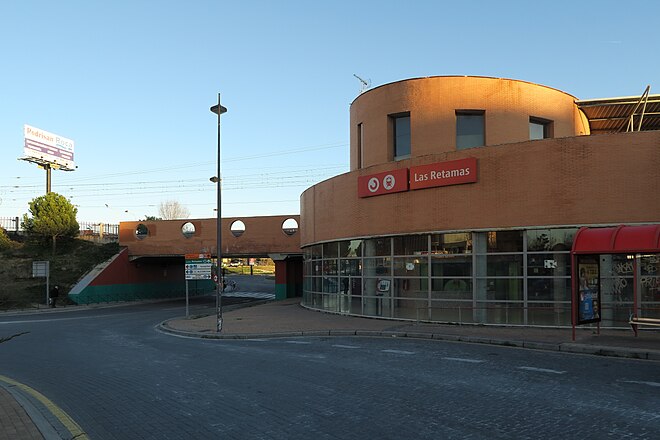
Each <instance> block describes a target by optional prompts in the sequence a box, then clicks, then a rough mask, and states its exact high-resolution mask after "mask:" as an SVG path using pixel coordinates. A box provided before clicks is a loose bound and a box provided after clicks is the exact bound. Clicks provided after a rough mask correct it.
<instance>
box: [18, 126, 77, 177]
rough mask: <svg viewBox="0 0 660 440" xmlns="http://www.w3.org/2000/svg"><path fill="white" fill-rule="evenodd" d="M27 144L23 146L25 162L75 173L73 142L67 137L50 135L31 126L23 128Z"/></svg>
mask: <svg viewBox="0 0 660 440" xmlns="http://www.w3.org/2000/svg"><path fill="white" fill-rule="evenodd" d="M23 134H24V139H25V144H24V146H23V154H24V155H25V158H24V160H27V161H29V162H35V163H38V164H39V165H53V168H59V169H62V170H65V171H73V170H74V169H75V164H74V162H73V141H72V140H71V139H67V138H65V137H62V136H59V135H56V134H53V133H49V132H47V131H44V130H41V129H39V128H35V127H32V126H30V125H27V124H26V125H24V126H23Z"/></svg>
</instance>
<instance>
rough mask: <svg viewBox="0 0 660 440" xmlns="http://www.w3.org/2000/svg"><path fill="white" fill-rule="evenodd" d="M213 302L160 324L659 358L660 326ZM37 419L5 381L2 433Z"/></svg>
mask: <svg viewBox="0 0 660 440" xmlns="http://www.w3.org/2000/svg"><path fill="white" fill-rule="evenodd" d="M215 327H216V316H215V314H214V308H212V307H211V308H208V309H206V310H205V311H201V312H200V313H199V315H198V316H195V317H192V318H191V319H185V318H176V319H171V320H168V321H166V322H164V323H162V324H161V325H160V329H161V330H163V331H166V332H172V333H176V334H180V335H186V336H194V337H202V338H234V339H236V338H263V337H278V336H281V337H289V336H307V335H308V336H320V335H329V336H333V335H336V336H353V335H355V336H380V337H407V338H424V339H438V340H450V341H462V342H470V343H481V344H497V345H508V346H516V347H523V348H530V349H541V350H554V351H565V352H573V353H584V354H595V355H602V356H619V357H629V358H639V359H647V360H651V361H660V331H641V332H640V335H639V336H638V337H635V336H634V334H633V332H632V330H630V329H627V330H624V329H620V330H610V329H608V330H602V331H601V333H600V334H596V329H595V328H579V329H578V331H577V334H576V340H575V341H573V340H572V331H571V329H570V328H563V329H556V328H528V327H498V326H473V325H443V324H429V323H416V322H410V321H393V320H380V319H373V318H358V317H351V316H343V315H337V314H330V313H323V312H318V311H314V310H309V309H306V308H304V307H302V306H301V305H300V298H293V299H287V300H283V301H277V302H272V301H268V302H260V303H257V304H256V305H254V306H252V307H245V306H238V307H237V308H234V307H226V308H225V309H223V330H222V332H221V333H219V334H218V333H216V332H215ZM43 438H44V437H43V436H42V434H41V433H40V432H39V429H38V428H37V427H36V425H35V423H34V422H33V421H32V420H31V418H30V416H29V415H28V413H27V412H26V410H25V409H24V408H23V407H22V406H21V404H20V403H19V402H18V401H16V399H15V398H14V396H13V395H12V394H11V393H10V392H9V391H8V390H7V389H6V388H3V387H2V386H0V439H8V440H13V439H21V440H23V439H43Z"/></svg>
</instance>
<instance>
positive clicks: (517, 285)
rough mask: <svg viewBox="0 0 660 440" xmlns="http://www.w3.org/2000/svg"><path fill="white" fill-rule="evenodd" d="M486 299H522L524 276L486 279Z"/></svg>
mask: <svg viewBox="0 0 660 440" xmlns="http://www.w3.org/2000/svg"><path fill="white" fill-rule="evenodd" d="M486 299H489V300H495V301H522V299H523V280H522V278H520V279H516V278H489V279H486Z"/></svg>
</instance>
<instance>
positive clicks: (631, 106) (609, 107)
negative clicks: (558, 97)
mask: <svg viewBox="0 0 660 440" xmlns="http://www.w3.org/2000/svg"><path fill="white" fill-rule="evenodd" d="M649 90H650V86H648V87H646V90H645V91H644V93H643V94H642V95H641V96H626V97H621V98H603V99H589V100H578V101H575V104H577V106H578V108H579V109H580V110H582V111H583V112H584V114H585V115H586V116H587V119H588V120H589V126H590V128H591V134H599V133H616V132H621V131H624V132H628V131H650V130H660V95H650V94H649Z"/></svg>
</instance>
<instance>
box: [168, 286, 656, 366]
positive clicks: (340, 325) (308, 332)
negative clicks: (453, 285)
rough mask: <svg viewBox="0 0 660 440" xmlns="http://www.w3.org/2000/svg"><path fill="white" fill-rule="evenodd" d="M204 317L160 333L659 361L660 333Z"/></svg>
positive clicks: (316, 316)
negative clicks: (443, 344) (357, 339)
mask: <svg viewBox="0 0 660 440" xmlns="http://www.w3.org/2000/svg"><path fill="white" fill-rule="evenodd" d="M208 313H209V315H208V316H198V317H193V318H191V319H185V318H177V319H171V320H168V321H165V322H163V323H162V324H161V325H160V326H159V327H160V329H161V330H163V331H166V332H171V333H176V334H179V335H185V336H192V337H201V338H219V339H220V338H221V339H247V338H264V337H293V336H347V335H349V336H352V335H355V336H381V337H408V338H425V339H439V340H445V341H461V342H472V343H480V344H494V345H506V346H512V347H522V348H530V349H538V350H553V351H563V352H571V353H584V354H593V355H601V356H617V357H626V358H637V359H647V360H654V361H660V331H657V330H646V331H644V330H642V331H640V334H639V336H638V337H635V336H634V334H633V332H632V330H631V329H617V330H610V329H608V330H601V332H600V334H597V332H596V328H595V327H594V328H584V327H582V328H578V329H577V332H576V339H575V341H573V340H572V330H571V329H570V328H562V329H557V328H531V327H499V326H483V325H449V324H428V323H416V322H411V321H391V320H381V319H373V318H357V317H352V316H343V315H336V314H331V313H323V312H317V311H314V310H309V309H306V308H304V307H302V306H301V305H300V298H291V299H287V300H283V301H276V302H267V303H261V304H259V305H256V306H253V307H243V308H238V309H233V310H227V309H223V324H222V327H223V328H222V332H221V333H219V334H218V333H216V332H215V328H216V316H215V314H214V310H209V311H208Z"/></svg>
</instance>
